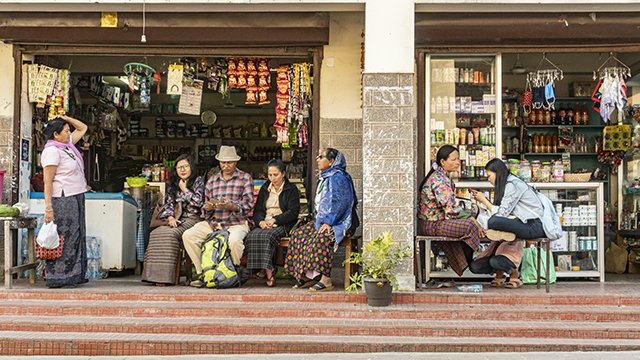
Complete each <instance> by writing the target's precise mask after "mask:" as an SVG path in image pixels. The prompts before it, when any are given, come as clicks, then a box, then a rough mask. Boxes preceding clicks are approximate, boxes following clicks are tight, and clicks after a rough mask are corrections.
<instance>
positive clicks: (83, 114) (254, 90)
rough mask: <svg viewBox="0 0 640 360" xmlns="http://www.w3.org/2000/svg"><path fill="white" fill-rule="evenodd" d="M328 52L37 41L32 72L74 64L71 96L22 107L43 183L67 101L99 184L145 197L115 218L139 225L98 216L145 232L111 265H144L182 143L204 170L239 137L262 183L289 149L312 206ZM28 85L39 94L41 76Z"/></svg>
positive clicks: (291, 168)
mask: <svg viewBox="0 0 640 360" xmlns="http://www.w3.org/2000/svg"><path fill="white" fill-rule="evenodd" d="M126 52H127V53H129V54H131V53H132V52H131V50H127V51H126ZM318 62H319V51H318V50H316V49H302V50H299V49H293V50H292V49H267V50H264V49H263V50H256V51H255V52H253V51H250V50H248V49H243V50H231V49H228V50H225V51H211V52H209V53H202V52H200V53H198V54H196V55H194V53H190V52H188V50H187V51H185V53H180V52H179V51H175V50H173V51H171V52H166V53H164V54H162V53H158V54H155V55H147V56H144V55H138V54H132V55H115V51H111V54H110V55H104V56H92V55H88V54H86V50H84V53H83V54H64V53H60V54H38V53H36V54H35V58H34V61H33V63H34V64H33V65H27V66H26V67H25V68H23V71H26V72H27V74H26V77H27V78H30V79H31V75H32V74H31V73H30V72H33V71H36V72H37V71H43V70H46V71H49V70H47V69H46V68H44V66H48V67H50V68H51V69H53V70H50V71H51V72H56V71H57V70H55V69H68V73H64V72H63V73H58V75H60V74H62V75H66V76H67V77H66V78H63V77H61V78H60V80H59V81H58V83H57V84H56V85H55V86H56V88H57V89H59V90H60V94H61V96H60V97H59V98H56V97H51V98H50V99H48V101H46V102H45V103H44V104H43V103H40V104H38V102H37V101H35V102H33V101H30V103H31V105H30V106H29V108H28V110H27V111H25V110H24V108H23V113H22V114H21V118H22V119H25V120H23V121H28V119H31V118H32V119H33V136H32V142H31V147H32V151H31V153H32V154H33V156H32V157H31V161H32V164H33V174H32V175H33V181H32V186H33V190H35V192H38V191H42V184H41V175H40V171H41V169H39V163H40V161H39V154H40V152H41V150H42V147H43V145H44V144H43V141H42V133H41V130H42V127H43V125H44V124H45V123H46V121H47V120H48V119H50V118H52V117H54V116H55V115H56V114H61V113H63V112H66V113H67V114H69V115H70V116H72V117H75V118H77V119H80V120H82V121H83V122H85V123H86V124H88V125H89V131H88V133H87V134H88V135H87V136H86V137H85V138H84V139H83V142H82V144H81V148H82V149H83V155H84V157H85V165H86V167H85V170H86V171H85V173H86V174H85V175H86V177H87V182H88V184H89V186H91V188H92V190H93V191H96V192H97V193H98V194H112V193H119V192H121V191H123V190H124V191H129V192H130V193H131V194H132V195H133V197H134V199H135V200H136V202H135V203H136V205H137V206H136V208H137V213H138V215H137V223H135V224H127V223H126V222H115V223H116V224H120V225H119V226H122V227H131V226H133V227H134V228H133V231H132V229H114V228H113V226H114V224H112V223H110V224H104V225H106V226H104V227H99V228H98V227H96V228H95V231H98V232H99V231H103V230H104V231H107V230H108V231H111V232H116V233H124V234H125V235H123V236H122V237H121V239H120V241H123V242H125V241H131V242H135V244H133V243H132V244H121V245H120V246H117V247H118V248H122V249H129V250H128V252H131V253H126V252H125V251H124V250H123V253H122V254H117V256H116V258H109V257H108V256H107V258H105V257H103V258H102V261H103V266H102V268H103V269H109V270H122V269H130V268H134V267H136V265H137V266H138V270H139V266H140V263H141V262H142V261H143V260H144V251H143V249H144V245H145V242H146V241H147V240H148V233H149V230H148V226H147V225H148V219H149V217H150V216H151V213H152V209H153V208H154V206H155V205H156V204H161V203H162V202H163V198H164V192H165V186H166V183H167V182H168V181H169V178H170V173H171V169H172V167H173V166H174V163H173V160H174V159H175V158H176V157H177V156H179V155H180V154H185V153H186V154H190V155H192V156H193V159H194V160H195V164H196V166H197V170H196V171H197V173H198V175H201V176H203V177H205V179H206V178H208V177H210V176H211V175H213V174H214V173H216V172H217V171H219V168H218V163H217V160H215V155H216V153H217V151H218V150H219V149H220V146H222V145H230V146H234V147H235V148H236V151H237V153H238V155H239V156H241V160H240V161H239V162H238V168H239V169H241V170H243V171H245V172H248V173H250V174H251V175H252V177H253V179H254V186H255V188H256V190H257V189H259V188H260V186H261V184H262V183H264V179H265V178H266V172H265V170H266V169H265V165H266V163H267V162H268V161H269V160H271V159H275V158H277V159H282V160H283V162H284V163H285V165H286V171H287V175H288V177H289V178H290V180H291V181H292V182H293V183H295V184H296V186H298V188H299V189H300V192H301V194H302V200H301V208H302V213H303V215H304V214H306V213H307V203H308V200H307V194H313V190H312V189H313V187H314V186H315V184H310V182H309V179H311V178H312V177H311V175H310V174H313V170H314V168H315V162H314V161H310V156H311V151H309V149H310V148H311V146H313V145H314V144H315V143H316V140H314V139H317V138H318V135H317V129H318V126H317V125H316V122H317V119H318V115H317V114H318V101H316V100H317V98H318V85H317V84H319V82H318V81H317V78H318V76H319V73H318V70H319V67H318V66H317V64H318ZM39 65H43V66H39ZM25 85H26V86H27V87H28V89H27V91H26V93H29V94H31V93H32V90H34V89H35V88H33V84H31V83H27V84H25ZM178 88H182V90H180V89H178ZM62 94H66V96H63V95H62ZM25 100H33V99H25ZM29 111H31V112H32V113H28V112H29ZM142 178H146V179H145V180H143V179H142ZM138 181H146V182H147V184H148V186H147V187H146V188H145V189H146V190H145V191H144V192H140V191H139V190H132V189H134V188H131V185H135V182H138ZM91 196H92V195H91V194H90V195H88V197H87V222H88V229H87V235H99V234H91V231H90V230H91V226H90V223H91V222H102V221H104V219H90V218H89V216H90V214H91V211H90V207H91V205H90V203H91V202H92V200H91ZM96 196H97V197H98V198H101V196H100V195H96ZM36 198H38V196H37V195H36ZM310 200H311V199H309V201H310ZM96 201H99V200H96ZM35 209H37V207H36V208H35ZM95 231H94V232H95ZM132 236H133V238H132ZM103 238H104V237H103ZM103 241H104V240H103ZM110 242H111V240H110ZM104 248H105V246H103V249H104ZM105 255H109V254H105ZM90 270H91V269H90Z"/></svg>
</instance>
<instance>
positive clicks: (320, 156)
mask: <svg viewBox="0 0 640 360" xmlns="http://www.w3.org/2000/svg"><path fill="white" fill-rule="evenodd" d="M326 157H327V156H326V155H322V154H320V155H318V156H316V159H317V160H320V159H325V158H326Z"/></svg>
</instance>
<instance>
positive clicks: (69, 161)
mask: <svg viewBox="0 0 640 360" xmlns="http://www.w3.org/2000/svg"><path fill="white" fill-rule="evenodd" d="M40 164H41V165H42V168H45V167H47V166H50V165H55V166H57V167H58V169H57V170H56V175H55V176H54V177H53V193H52V194H51V196H53V197H61V196H62V190H64V196H73V195H78V194H82V193H84V192H86V191H87V180H85V178H84V171H82V167H80V159H78V158H77V156H75V155H74V154H73V151H71V150H61V149H58V148H57V147H55V146H50V147H47V148H45V149H44V150H42V155H41V156H40Z"/></svg>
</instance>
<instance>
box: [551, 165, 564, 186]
mask: <svg viewBox="0 0 640 360" xmlns="http://www.w3.org/2000/svg"><path fill="white" fill-rule="evenodd" d="M552 172H553V181H555V182H562V181H564V166H563V165H562V161H561V160H556V162H555V163H553V169H552Z"/></svg>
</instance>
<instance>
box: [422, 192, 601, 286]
mask: <svg viewBox="0 0 640 360" xmlns="http://www.w3.org/2000/svg"><path fill="white" fill-rule="evenodd" d="M530 185H531V186H533V187H535V188H536V189H538V190H539V191H540V192H542V193H544V194H545V195H547V197H549V199H551V200H552V202H553V204H554V206H555V207H556V213H557V214H558V216H559V217H560V221H561V222H562V228H563V234H564V236H563V237H562V238H561V239H558V240H556V241H552V242H551V250H552V254H553V260H554V264H555V266H556V274H557V277H558V278H597V279H598V280H599V281H601V282H603V281H604V201H603V196H604V192H603V184H602V183H597V182H590V183H571V182H563V183H530ZM469 188H473V189H477V190H480V191H484V192H485V195H486V196H487V198H488V199H491V195H492V193H491V191H492V188H491V187H490V186H489V183H488V182H485V181H477V182H466V183H464V186H460V185H459V186H458V187H457V189H456V191H457V194H456V196H457V197H458V198H459V199H460V201H463V202H466V201H467V200H468V201H470V199H471V194H470V192H469V191H468V189H469ZM487 243H488V241H487ZM487 243H483V244H482V246H486V244H487ZM480 251H482V250H480ZM425 254H426V256H425V261H424V264H425V269H424V271H425V276H424V277H423V278H424V279H426V280H428V279H429V278H457V277H458V276H457V275H456V274H455V273H454V272H453V271H452V270H451V269H450V268H449V266H448V264H447V261H446V257H445V256H444V254H443V253H439V254H433V253H432V251H431V249H425ZM474 256H477V254H475V255H474ZM462 277H464V278H487V277H488V275H476V274H473V273H471V272H470V271H469V270H467V271H465V273H464V274H463V276H462Z"/></svg>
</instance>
